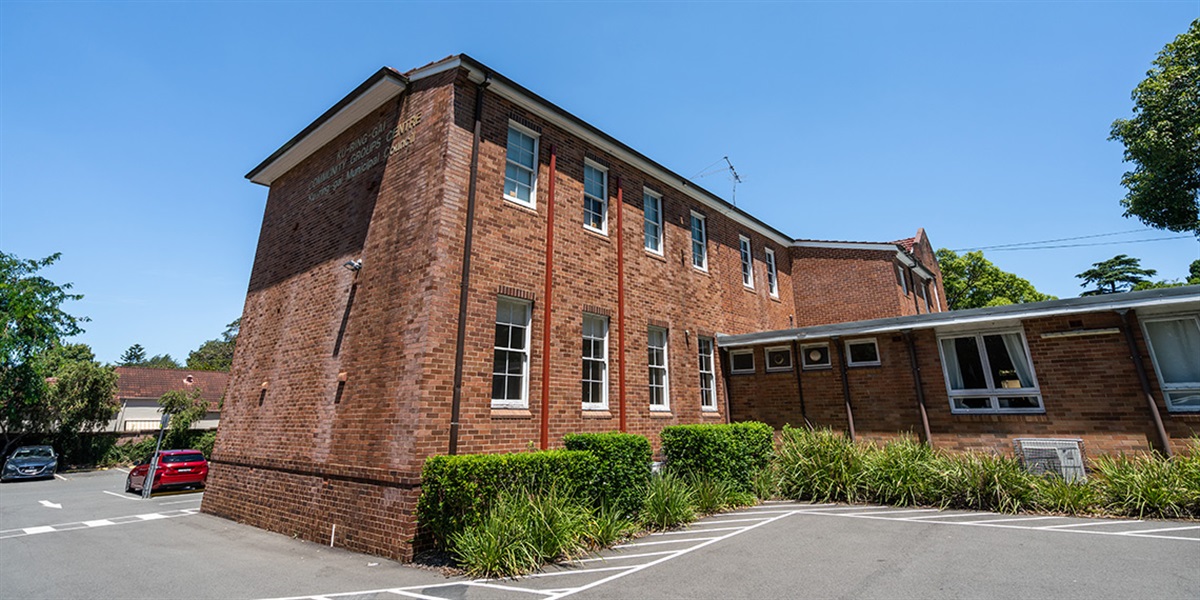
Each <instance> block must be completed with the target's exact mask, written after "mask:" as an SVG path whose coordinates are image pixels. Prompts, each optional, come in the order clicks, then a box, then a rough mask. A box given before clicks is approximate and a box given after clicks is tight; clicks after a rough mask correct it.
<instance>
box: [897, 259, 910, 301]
mask: <svg viewBox="0 0 1200 600" xmlns="http://www.w3.org/2000/svg"><path fill="white" fill-rule="evenodd" d="M896 279H897V281H898V282H899V283H900V287H901V288H903V289H904V295H905V296H907V295H908V276H907V275H906V274H905V273H904V265H896Z"/></svg>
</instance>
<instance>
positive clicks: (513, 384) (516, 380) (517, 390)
mask: <svg viewBox="0 0 1200 600" xmlns="http://www.w3.org/2000/svg"><path fill="white" fill-rule="evenodd" d="M521 397H522V396H521V378H520V377H509V378H508V399H509V400H520V399H521Z"/></svg>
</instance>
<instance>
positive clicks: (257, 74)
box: [0, 0, 1200, 361]
mask: <svg viewBox="0 0 1200 600" xmlns="http://www.w3.org/2000/svg"><path fill="white" fill-rule="evenodd" d="M1198 17H1200V1H1198V0H1189V1H1185V2H1099V3H1088V2H1053V3H1038V2H1013V3H1005V2H986V3H950V2H912V3H904V2H889V3H870V2H859V3H832V2H819V3H818V2H814V3H803V2H797V3H783V2H772V3H717V2H711V3H682V2H680V3H676V2H658V3H633V2H619V3H548V2H547V3H529V4H523V3H501V2H494V3H386V2H362V3H354V2H338V3H324V2H298V3H288V2H261V3H238V2H213V3H182V2H174V3H150V2H128V3H115V2H94V3H93V2H16V1H13V0H4V1H3V2H2V3H0V249H2V250H3V251H4V252H8V253H15V254H17V255H18V256H21V257H23V258H37V257H43V256H46V255H49V254H51V253H54V252H62V253H63V257H62V260H61V261H60V262H59V264H57V265H55V266H54V267H53V268H51V269H48V270H47V271H46V275H48V276H49V277H51V278H52V279H54V280H56V281H59V282H72V283H74V285H75V291H77V292H80V293H83V294H84V295H85V298H84V300H82V301H80V302H75V303H71V304H70V305H69V306H68V310H69V311H71V312H72V313H74V314H78V315H86V316H88V317H90V318H91V319H92V320H91V322H90V323H87V324H86V327H87V332H86V333H85V334H83V335H82V336H80V337H79V338H78V340H79V341H82V342H86V343H88V344H91V345H92V347H93V348H94V349H95V350H96V354H97V356H98V358H99V359H101V360H104V361H115V360H116V359H117V357H118V356H119V355H120V354H121V352H123V351H124V349H125V348H127V347H129V346H130V345H131V344H134V343H141V344H142V345H143V346H145V348H146V350H147V351H148V353H150V354H161V353H170V354H171V355H172V356H174V357H175V358H177V359H179V360H181V361H182V360H183V359H185V358H186V356H187V353H188V352H189V351H190V350H192V349H194V348H196V347H197V346H199V344H200V343H201V342H202V341H204V340H206V339H212V338H215V337H217V336H218V335H219V334H220V332H221V331H222V330H223V329H224V326H225V324H226V323H228V322H229V321H232V320H233V319H234V318H236V317H238V316H239V315H240V314H241V311H242V305H243V301H244V297H245V292H246V286H247V282H248V281H249V277H250V269H251V266H252V264H253V260H254V249H255V244H256V241H257V237H258V232H259V226H260V224H261V220H262V212H263V207H264V205H265V203H266V197H267V190H266V188H263V187H260V186H257V185H254V184H251V183H249V182H248V181H246V180H245V179H243V175H244V174H245V173H246V172H247V171H249V170H250V169H251V168H252V167H254V166H255V165H257V164H258V163H259V162H260V161H261V160H262V159H264V158H265V157H267V156H268V155H269V154H271V152H273V151H274V150H275V149H276V148H277V147H279V146H280V145H281V144H283V143H284V142H285V141H287V140H288V139H289V138H290V137H291V136H292V135H294V134H295V133H297V132H298V131H300V129H302V128H303V127H304V126H306V125H307V124H308V123H309V122H311V121H312V119H314V118H315V117H316V116H318V115H319V114H321V113H322V112H323V111H324V110H325V109H327V108H328V107H329V106H330V105H332V104H333V103H334V102H336V101H337V100H338V99H340V98H341V97H342V96H343V95H345V94H346V93H347V92H349V91H350V90H351V89H353V88H354V87H355V86H356V85H358V84H359V83H360V82H361V81H362V80H363V79H365V78H366V77H367V76H369V75H370V74H371V73H373V72H374V71H375V70H376V69H378V68H379V67H381V66H385V65H387V66H392V67H396V68H398V69H400V70H408V69H410V68H413V67H416V66H419V65H422V64H425V63H427V62H430V61H433V60H436V59H439V58H442V57H444V56H447V55H450V54H455V53H459V52H465V53H468V54H471V55H472V56H474V57H475V58H477V59H479V60H481V61H483V62H484V63H485V64H487V65H489V66H491V67H493V68H495V69H496V70H498V71H500V72H501V73H503V74H505V75H507V76H508V77H511V78H512V79H514V80H516V81H518V82H520V83H522V84H524V85H525V86H526V87H528V88H530V89H532V90H534V91H536V92H537V93H539V94H541V95H543V96H544V97H546V98H548V99H550V100H551V101H553V102H555V103H557V104H559V105H560V106H562V107H564V108H566V109H567V110H569V111H572V112H574V113H575V114H577V115H579V116H580V117H582V118H583V119H585V120H587V121H590V122H591V123H593V124H595V125H596V126H598V127H600V128H601V129H603V130H605V131H607V132H608V133H610V134H612V135H613V136H615V137H617V138H618V139H621V140H622V141H624V142H626V143H628V144H629V145H631V146H632V147H634V148H636V149H638V150H640V151H642V152H643V153H645V154H647V155H648V156H650V157H652V158H654V159H655V160H657V161H659V162H661V163H662V164H664V165H666V166H668V167H669V168H671V169H673V170H675V171H676V172H678V173H680V174H682V175H684V176H690V175H693V174H695V173H698V172H700V171H702V170H703V169H704V168H705V167H707V166H709V165H710V164H712V163H713V162H715V161H718V160H720V159H721V157H722V156H726V155H728V156H729V158H730V159H731V160H732V161H733V163H734V165H735V166H736V167H737V169H738V170H739V171H740V173H741V174H742V176H743V178H744V179H745V182H744V183H743V184H741V185H740V186H739V187H738V189H737V202H738V205H739V206H741V207H743V208H745V209H746V210H748V211H750V212H751V213H752V214H754V215H756V216H758V217H759V218H761V219H763V220H765V221H767V222H768V223H771V224H773V225H775V226H776V227H777V228H779V229H781V230H782V231H784V232H786V233H788V234H790V235H793V236H796V237H804V238H817V239H842V240H865V241H889V240H893V239H898V238H903V237H908V236H910V235H912V234H913V232H915V231H916V229H917V228H918V227H925V229H926V231H927V232H928V233H929V235H930V237H931V239H932V241H933V243H934V245H935V246H938V247H948V248H955V249H958V248H968V247H978V246H992V245H999V244H1010V243H1016V242H1026V241H1035V240H1048V239H1057V238H1068V237H1077V236H1087V235H1095V234H1103V233H1112V232H1128V231H1139V232H1138V233H1130V234H1125V235H1119V236H1108V237H1100V238H1092V239H1088V240H1081V242H1122V243H1119V244H1114V245H1105V246H1091V247H1077V248H1061V249H1048V250H1041V251H1020V252H992V251H988V252H986V254H987V256H988V257H989V258H990V259H991V260H993V261H994V262H995V263H996V264H998V265H999V266H1000V267H1001V268H1004V269H1006V270H1009V271H1012V272H1015V273H1017V274H1019V275H1021V276H1023V277H1026V278H1028V279H1030V280H1031V281H1032V282H1033V283H1034V285H1035V286H1037V288H1038V289H1040V290H1042V291H1044V292H1048V293H1052V294H1055V295H1058V296H1060V297H1069V296H1075V295H1077V294H1078V293H1079V292H1080V291H1082V290H1081V288H1080V287H1079V281H1078V280H1077V279H1075V277H1074V275H1075V274H1076V273H1079V272H1080V271H1083V270H1084V269H1086V268H1088V267H1089V266H1090V265H1091V264H1092V263H1094V262H1097V261H1100V260H1104V259H1107V258H1111V257H1112V256H1114V255H1116V254H1118V253H1125V254H1129V255H1132V256H1136V257H1140V258H1141V259H1142V264H1143V266H1145V267H1149V268H1154V269H1158V271H1159V276H1160V277H1162V278H1166V279H1178V278H1183V277H1185V275H1186V272H1187V265H1188V263H1189V262H1191V261H1192V260H1194V259H1196V258H1198V257H1200V244H1198V243H1197V241H1196V239H1195V238H1186V239H1180V240H1170V241H1155V242H1138V241H1137V240H1145V239H1152V238H1159V237H1168V236H1170V235H1172V234H1170V233H1169V232H1155V231H1153V230H1147V229H1145V228H1143V227H1141V226H1140V224H1139V223H1137V222H1136V221H1132V220H1128V219H1125V218H1123V217H1122V216H1121V213H1122V209H1121V206H1120V205H1119V203H1118V202H1119V200H1120V198H1122V197H1123V195H1124V191H1123V188H1121V187H1120V184H1119V181H1120V177H1121V174H1122V173H1123V172H1124V171H1125V170H1126V165H1124V164H1123V163H1122V162H1121V153H1122V147H1121V146H1120V144H1119V143H1116V142H1109V141H1107V138H1108V132H1109V126H1110V124H1111V123H1112V121H1113V119H1116V118H1119V117H1127V116H1129V115H1130V114H1131V109H1132V103H1131V101H1130V99H1129V93H1130V91H1131V90H1132V89H1133V87H1134V86H1135V85H1136V84H1137V83H1138V81H1140V80H1141V79H1142V78H1143V76H1144V74H1145V72H1146V70H1147V69H1148V68H1149V67H1150V61H1151V60H1153V58H1154V56H1155V54H1156V53H1157V52H1158V51H1159V50H1160V49H1161V48H1162V46H1163V45H1164V44H1166V43H1167V42H1168V41H1170V40H1171V39H1173V38H1174V37H1175V36H1176V35H1178V34H1180V33H1182V32H1184V31H1185V30H1186V29H1187V27H1188V24H1189V23H1190V22H1191V21H1192V20H1193V19H1196V18H1198ZM698 181H699V182H700V183H701V184H703V185H704V186H705V187H708V188H709V189H711V190H713V191H715V192H717V193H719V194H721V195H723V196H725V197H727V198H728V197H729V193H730V191H731V188H730V182H729V180H728V179H726V178H725V177H724V176H723V175H722V174H720V173H718V174H714V175H710V176H708V177H705V178H702V179H700V180H698ZM1075 243H1079V242H1075Z"/></svg>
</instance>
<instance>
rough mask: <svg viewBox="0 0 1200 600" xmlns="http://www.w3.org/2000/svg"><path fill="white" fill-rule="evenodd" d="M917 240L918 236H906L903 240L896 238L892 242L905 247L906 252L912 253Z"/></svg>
mask: <svg viewBox="0 0 1200 600" xmlns="http://www.w3.org/2000/svg"><path fill="white" fill-rule="evenodd" d="M916 242H917V238H915V237H910V238H904V239H902V240H896V241H894V242H892V243H893V244H896V245H897V246H900V247H901V248H904V251H905V252H908V253H909V254H912V249H913V244H915V243H916Z"/></svg>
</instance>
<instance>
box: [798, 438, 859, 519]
mask: <svg viewBox="0 0 1200 600" xmlns="http://www.w3.org/2000/svg"><path fill="white" fill-rule="evenodd" d="M863 453H864V449H863V447H862V446H858V445H855V443H854V442H851V441H850V438H848V437H846V436H845V435H842V433H841V432H835V431H832V430H829V429H811V428H803V429H798V428H793V427H784V428H783V441H782V443H781V444H780V446H779V459H778V464H779V494H780V495H781V496H783V497H784V498H789V499H792V500H809V501H812V502H853V501H855V500H858V499H859V497H860V496H861V494H862V479H863V474H862V455H863Z"/></svg>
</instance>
